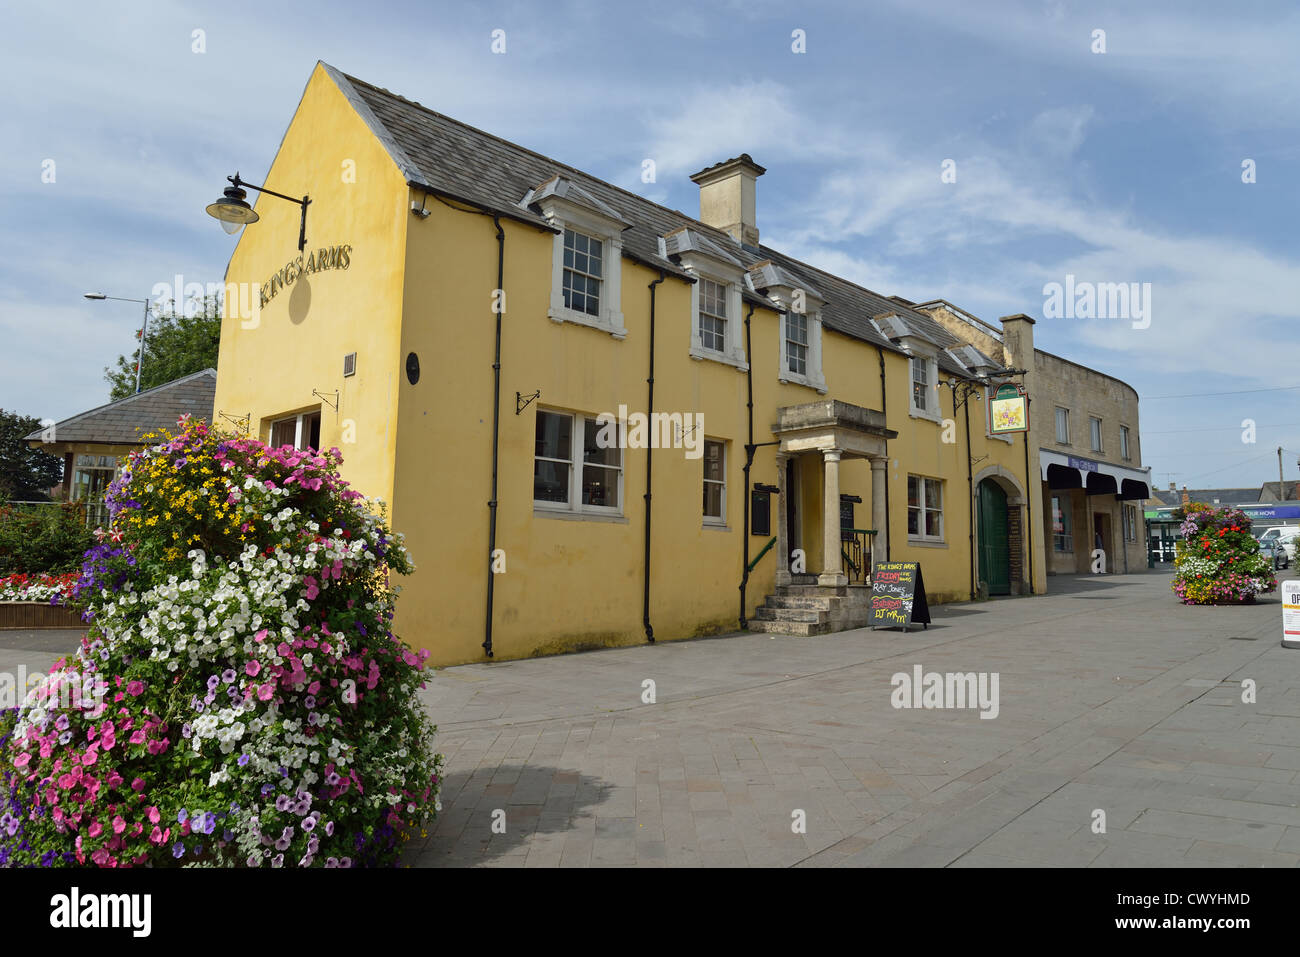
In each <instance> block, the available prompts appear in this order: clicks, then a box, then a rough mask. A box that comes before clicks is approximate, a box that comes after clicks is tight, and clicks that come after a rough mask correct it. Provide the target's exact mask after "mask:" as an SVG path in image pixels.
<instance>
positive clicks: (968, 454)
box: [952, 389, 976, 601]
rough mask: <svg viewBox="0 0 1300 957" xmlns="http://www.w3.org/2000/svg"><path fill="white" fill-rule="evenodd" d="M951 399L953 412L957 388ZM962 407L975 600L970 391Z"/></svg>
mask: <svg viewBox="0 0 1300 957" xmlns="http://www.w3.org/2000/svg"><path fill="white" fill-rule="evenodd" d="M952 401H953V403H954V408H953V410H952V411H953V413H954V414H956V412H957V409H956V408H955V404H956V402H957V390H956V389H954V390H953V392H952ZM962 407H963V408H964V409H965V410H966V485H967V492H968V493H969V494H968V495H967V499H966V504H967V507H968V508H969V509H970V552H969V554H970V600H971V601H974V600H975V564H976V557H975V473H974V472H972V471H971V461H970V457H971V450H970V393H969V392H967V393H966V399H965V401H964V402H962Z"/></svg>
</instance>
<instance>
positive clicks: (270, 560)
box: [0, 420, 442, 867]
mask: <svg viewBox="0 0 1300 957" xmlns="http://www.w3.org/2000/svg"><path fill="white" fill-rule="evenodd" d="M148 439H149V441H151V442H154V443H155V444H153V445H152V446H150V447H149V448H147V449H145V450H143V451H139V452H136V453H133V454H132V456H131V458H130V461H129V463H128V464H127V466H126V468H125V469H124V470H123V473H122V475H121V476H120V477H119V479H118V480H117V481H116V482H114V483H113V485H112V486H111V487H110V489H109V491H108V493H107V496H106V501H107V503H108V506H109V511H110V516H111V522H110V524H111V529H110V530H108V531H107V532H106V533H105V534H104V535H102V536H98V538H99V542H98V544H96V545H95V546H94V547H92V548H91V549H90V550H89V551H88V552H87V553H86V555H85V559H84V563H83V566H82V570H81V573H80V574H79V575H77V576H76V581H75V582H73V583H72V584H71V586H70V587H66V583H65V587H63V588H62V589H61V594H64V596H65V597H64V599H63V600H64V601H65V602H66V603H68V604H70V605H74V606H75V607H78V608H80V609H81V610H82V612H83V617H84V618H85V620H86V621H88V623H89V631H88V633H87V635H86V636H85V638H84V639H83V641H82V644H81V647H80V648H79V649H78V650H77V652H76V653H75V654H74V655H72V656H70V657H69V659H68V660H66V661H61V662H59V663H57V664H56V666H55V667H54V668H53V669H51V673H50V675H49V676H48V677H46V678H45V679H44V681H43V682H42V683H40V684H38V685H37V686H36V687H34V688H33V689H31V690H30V691H28V693H27V696H26V698H25V700H24V701H23V703H22V705H21V707H19V708H17V709H11V710H9V711H7V712H4V713H3V714H0V865H6V864H7V865H10V866H59V865H74V866H101V867H126V866H138V865H149V866H157V867H162V866H171V867H175V866H240V867H243V866H248V867H259V866H268V867H281V866H284V867H295V866H297V867H313V866H315V867H353V866H369V865H384V864H391V863H393V862H395V860H396V858H397V856H398V854H399V853H400V850H401V846H402V842H403V839H404V838H406V837H407V836H408V835H409V834H410V833H411V831H412V829H415V830H418V829H419V828H420V827H421V826H422V825H423V823H424V822H425V821H427V820H429V819H430V818H432V817H433V816H434V814H435V813H436V812H437V811H438V810H440V809H441V807H440V804H439V801H438V790H439V784H440V781H441V774H442V757H441V755H438V754H435V753H434V752H433V750H432V740H433V734H434V732H435V730H436V729H435V728H434V727H433V726H432V725H431V724H430V723H429V720H428V718H427V717H426V715H425V712H424V710H423V708H422V706H421V704H420V701H419V699H418V697H417V692H418V690H419V689H420V688H421V687H423V681H424V677H425V676H424V666H425V660H426V658H427V657H428V653H427V652H424V651H421V652H418V653H417V652H415V651H412V649H411V648H409V647H408V646H407V645H405V644H404V643H402V642H401V641H400V640H399V639H397V638H396V637H395V636H394V635H393V634H392V632H391V630H390V622H391V619H392V615H393V601H394V597H395V595H396V591H397V589H396V588H395V587H394V586H393V585H392V584H391V582H390V575H392V574H409V573H410V572H411V571H412V568H413V566H412V564H411V560H410V558H409V556H408V554H407V552H406V549H405V547H404V544H403V541H402V537H401V535H399V534H394V533H393V532H392V531H390V529H389V528H388V526H387V525H386V523H385V520H384V518H383V510H382V503H372V502H369V501H367V500H366V499H364V498H363V497H362V496H361V495H360V494H359V493H357V492H356V491H354V490H352V489H350V488H348V486H347V484H346V483H345V482H344V481H343V480H342V479H341V478H340V476H339V473H338V466H339V464H340V462H341V456H340V454H339V452H338V450H337V449H331V450H329V451H328V452H317V451H314V450H310V449H308V450H302V449H295V448H292V447H288V446H286V447H283V448H271V447H269V446H267V445H265V444H263V443H261V442H259V441H257V440H254V439H248V438H243V437H236V436H231V435H223V434H220V433H218V432H217V431H215V430H212V429H210V428H209V427H208V425H207V424H206V423H204V422H202V421H193V420H182V422H181V424H180V430H179V431H178V432H177V433H175V434H172V433H170V432H164V433H162V434H160V435H157V436H149V437H148ZM372 509H377V511H376V510H372ZM87 674H93V675H94V676H95V677H96V678H97V679H98V685H97V687H98V689H99V692H100V693H99V694H97V695H95V696H91V697H85V696H78V695H76V694H74V695H73V696H72V697H71V699H69V696H68V694H67V689H66V688H63V687H61V683H64V684H66V683H67V682H68V681H69V675H87Z"/></svg>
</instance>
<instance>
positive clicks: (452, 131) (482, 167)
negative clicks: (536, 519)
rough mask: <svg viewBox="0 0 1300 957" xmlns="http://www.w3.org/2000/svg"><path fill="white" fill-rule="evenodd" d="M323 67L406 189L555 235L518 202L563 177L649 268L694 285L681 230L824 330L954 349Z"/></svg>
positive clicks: (919, 316) (875, 298) (894, 310)
mask: <svg viewBox="0 0 1300 957" xmlns="http://www.w3.org/2000/svg"><path fill="white" fill-rule="evenodd" d="M321 65H322V67H323V68H324V69H325V70H326V71H327V73H328V74H329V75H330V77H331V78H332V79H333V80H334V82H335V83H336V84H337V85H338V87H339V89H340V90H341V91H342V92H343V95H344V96H345V97H346V98H347V99H348V101H349V102H350V103H351V104H352V106H353V108H354V109H355V110H356V111H357V113H358V115H359V116H360V117H361V118H362V119H363V120H364V121H365V122H366V124H367V125H368V126H369V127H370V129H371V131H372V132H373V133H374V135H375V136H376V138H378V139H379V141H380V142H381V143H383V144H384V146H385V148H386V149H387V150H388V152H389V155H390V156H392V158H393V161H394V162H395V163H396V164H397V166H398V168H399V169H401V170H402V172H403V175H405V176H406V179H407V183H408V185H411V186H414V187H416V188H423V189H426V190H428V191H430V192H433V193H437V194H441V195H443V196H445V197H447V198H449V199H460V200H464V201H467V202H470V203H473V204H475V205H477V206H480V207H482V208H484V209H488V210H491V211H493V212H497V213H499V214H500V215H501V216H503V217H508V218H511V219H514V220H517V221H521V222H526V223H530V224H531V225H534V226H536V227H537V228H539V229H544V230H548V231H552V227H551V226H550V225H549V224H548V223H547V222H546V220H545V219H544V218H543V217H542V216H541V215H540V214H538V213H536V212H535V211H533V210H532V209H529V208H526V207H521V206H520V205H519V203H520V201H521V200H522V199H523V198H524V197H525V196H526V195H528V193H529V191H530V190H534V189H536V188H539V185H540V184H544V183H547V182H548V181H550V180H552V179H553V178H554V177H556V176H560V177H562V178H563V179H565V180H567V181H568V182H569V183H571V184H572V185H573V186H575V187H577V188H578V189H579V190H581V191H582V192H583V193H585V194H587V195H588V196H590V197H591V198H593V199H594V200H596V201H598V202H599V203H601V204H603V205H604V206H607V207H609V208H610V209H612V210H614V211H615V212H617V213H618V215H619V216H621V217H622V218H623V219H625V220H627V221H628V222H629V223H631V224H632V225H631V226H629V227H628V228H627V229H625V230H623V234H622V238H623V254H624V255H625V256H627V257H628V258H630V259H633V260H635V261H637V262H641V263H643V264H645V265H648V266H650V267H651V268H654V269H663V270H664V271H665V272H667V273H669V274H671V275H676V276H679V277H682V278H685V279H693V278H694V277H692V276H691V275H690V274H689V273H688V272H686V271H685V270H684V269H682V268H681V266H680V265H678V264H677V263H676V262H674V261H673V260H672V259H671V253H669V258H665V255H664V254H663V253H661V247H660V243H659V240H660V238H661V237H664V236H667V235H669V234H670V233H673V232H674V231H675V230H679V229H681V228H682V227H687V228H689V229H690V230H691V231H692V233H694V234H696V235H698V236H700V237H701V238H702V239H703V240H707V241H708V242H709V243H711V244H713V245H716V246H717V247H719V248H720V249H722V250H725V251H726V252H727V253H728V255H729V256H730V257H731V258H733V259H735V260H737V261H739V262H740V264H741V265H742V266H744V267H745V268H746V269H748V268H749V267H751V266H753V265H755V264H756V263H760V262H763V261H765V260H770V261H771V262H772V263H774V264H776V265H777V266H779V267H780V268H781V269H782V270H783V271H784V272H785V273H787V274H789V275H791V276H793V277H794V278H795V279H797V280H798V281H800V282H802V283H807V284H808V286H809V287H810V288H816V289H817V290H818V293H819V295H820V296H822V297H824V299H825V304H824V305H823V306H822V310H821V315H822V325H823V326H824V327H825V328H826V329H830V330H833V331H835V332H838V333H841V334H843V335H846V336H850V337H852V338H854V339H859V340H861V341H863V342H868V343H871V344H873V345H877V346H880V347H882V348H884V349H889V350H891V351H894V352H904V351H905V350H903V349H901V348H900V347H899V346H898V345H897V344H895V343H893V342H891V341H890V340H889V339H888V338H886V337H885V336H883V335H882V334H881V333H880V331H879V330H878V329H877V328H876V327H875V326H874V325H873V324H872V322H871V320H872V319H873V318H875V317H877V316H883V315H891V314H892V315H898V316H901V317H903V318H905V319H906V320H907V322H908V324H909V325H911V326H912V327H913V328H914V330H915V331H916V333H917V334H918V335H920V336H921V337H923V338H925V339H928V340H930V341H932V342H934V343H935V344H936V345H938V346H940V347H948V346H956V345H960V344H961V343H960V340H958V339H957V338H956V337H955V336H953V335H952V334H951V333H950V332H948V330H946V329H944V328H943V326H941V325H940V324H939V323H937V322H935V321H934V320H933V319H932V318H930V317H929V316H928V315H926V314H925V313H923V312H919V311H917V310H915V309H912V308H910V307H908V306H906V305H904V304H903V303H900V302H898V301H893V300H890V299H888V298H887V297H885V296H882V295H880V294H878V293H875V292H872V291H871V290H870V289H865V288H863V287H862V286H859V285H857V284H855V283H852V282H849V281H848V280H846V279H842V278H840V277H838V276H834V275H832V274H830V273H828V272H825V271H823V270H820V269H817V268H815V267H813V266H810V265H808V264H806V263H802V262H800V261H799V260H797V259H793V258H791V257H789V256H786V255H784V254H783V253H781V252H780V251H779V250H776V249H772V248H771V247H769V246H763V245H760V246H758V247H757V248H755V247H749V246H742V245H741V244H740V243H738V242H736V240H734V239H733V238H732V237H731V236H730V235H729V234H727V233H725V232H723V231H722V230H719V229H714V228H713V227H711V226H707V225H705V224H704V223H701V222H699V221H698V220H696V219H692V218H691V217H689V216H687V215H686V214H684V213H681V212H679V211H677V210H671V209H666V208H665V207H663V206H660V205H658V204H657V203H653V202H651V201H650V200H648V199H645V198H644V197H641V196H638V195H636V194H635V193H631V192H628V191H627V190H624V189H620V188H618V187H617V186H613V185H612V184H610V183H606V182H604V181H603V180H600V179H597V178H596V177H594V176H591V175H589V174H587V173H584V172H583V171H582V170H580V169H576V168H575V167H572V166H568V165H566V164H564V163H560V162H557V161H556V160H553V159H550V158H549V157H546V156H543V155H541V154H540V153H535V152H533V151H532V150H528V149H525V148H524V147H522V146H518V145H516V144H514V143H510V142H508V141H506V140H503V139H501V138H500V137H498V136H493V135H492V134H491V133H486V132H484V131H482V130H478V129H475V128H474V127H472V126H467V125H466V124H464V123H461V122H459V121H457V120H454V119H452V118H451V117H448V116H445V115H443V114H441V113H437V112H435V111H433V110H430V109H428V108H427V107H424V106H421V105H420V104H419V103H415V102H413V101H411V100H408V99H406V98H404V97H401V96H398V95H397V94H395V93H391V92H389V91H388V90H385V89H382V88H380V87H377V86H374V85H372V84H370V83H367V82H365V81H364V80H361V79H358V78H356V77H352V76H348V75H346V74H344V73H342V72H340V71H339V70H337V69H335V68H334V67H332V66H330V65H329V64H325V63H322V64H321ZM724 162H729V161H724ZM751 162H752V161H751ZM745 298H746V300H747V301H751V302H765V303H766V302H767V301H766V300H761V299H758V298H757V297H755V295H754V293H753V292H752V291H750V290H746V295H745ZM938 363H939V367H940V368H941V369H943V370H944V371H945V372H948V373H951V374H954V375H959V376H968V375H969V373H968V372H967V371H966V370H965V369H963V368H962V366H961V365H960V364H959V363H957V362H954V361H953V359H952V357H951V356H949V355H947V354H946V353H944V352H942V351H941V352H940V353H939V355H938Z"/></svg>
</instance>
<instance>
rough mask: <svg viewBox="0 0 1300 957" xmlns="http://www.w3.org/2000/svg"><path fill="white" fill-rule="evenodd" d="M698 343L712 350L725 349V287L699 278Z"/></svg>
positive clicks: (723, 350) (724, 350) (722, 350)
mask: <svg viewBox="0 0 1300 957" xmlns="http://www.w3.org/2000/svg"><path fill="white" fill-rule="evenodd" d="M699 323H700V345H701V346H703V347H704V348H705V349H711V350H713V351H714V352H726V350H727V287H726V286H724V285H723V284H722V283H720V282H714V281H713V280H712V279H701V280H700V312H699Z"/></svg>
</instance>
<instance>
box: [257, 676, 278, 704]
mask: <svg viewBox="0 0 1300 957" xmlns="http://www.w3.org/2000/svg"><path fill="white" fill-rule="evenodd" d="M273 694H275V685H274V684H273V683H271V682H269V681H268V682H267V683H266V684H264V685H262V687H260V688H258V689H257V697H258V699H259V700H261V701H270V700H271V696H272V695H273Z"/></svg>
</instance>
